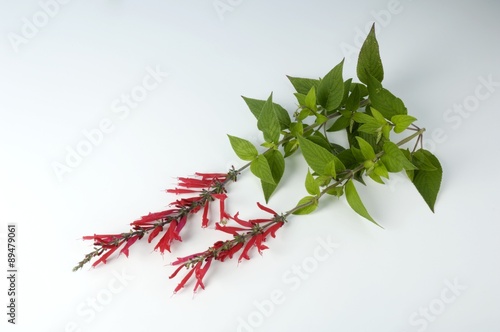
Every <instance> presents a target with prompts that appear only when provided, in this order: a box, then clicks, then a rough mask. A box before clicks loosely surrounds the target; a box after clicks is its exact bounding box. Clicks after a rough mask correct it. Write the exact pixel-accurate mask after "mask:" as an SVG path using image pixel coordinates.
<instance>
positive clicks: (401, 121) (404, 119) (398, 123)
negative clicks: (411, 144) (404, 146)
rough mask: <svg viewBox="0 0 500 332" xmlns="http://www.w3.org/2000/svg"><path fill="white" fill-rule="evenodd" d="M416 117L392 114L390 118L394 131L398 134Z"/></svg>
mask: <svg viewBox="0 0 500 332" xmlns="http://www.w3.org/2000/svg"><path fill="white" fill-rule="evenodd" d="M416 120H417V119H416V118H414V117H413V116H410V115H394V116H393V117H392V118H391V121H392V123H394V125H395V127H394V132H395V133H397V134H399V133H402V132H403V131H405V129H406V128H408V126H409V125H411V124H412V123H413V122H414V121H416Z"/></svg>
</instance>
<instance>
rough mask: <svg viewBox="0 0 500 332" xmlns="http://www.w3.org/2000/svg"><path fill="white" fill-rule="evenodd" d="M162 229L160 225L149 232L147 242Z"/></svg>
mask: <svg viewBox="0 0 500 332" xmlns="http://www.w3.org/2000/svg"><path fill="white" fill-rule="evenodd" d="M162 230H163V227H162V226H156V227H155V229H154V230H153V231H152V232H151V234H149V237H148V243H151V241H153V239H154V238H155V237H156V236H157V235H158V234H159V233H160V232H161V231H162Z"/></svg>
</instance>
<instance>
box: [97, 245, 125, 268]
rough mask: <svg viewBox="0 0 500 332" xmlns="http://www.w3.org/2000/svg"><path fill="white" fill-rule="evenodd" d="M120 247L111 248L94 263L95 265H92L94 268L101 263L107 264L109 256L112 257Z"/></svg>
mask: <svg viewBox="0 0 500 332" xmlns="http://www.w3.org/2000/svg"><path fill="white" fill-rule="evenodd" d="M119 247H120V246H119V245H118V246H114V247H112V248H110V249H109V250H108V251H107V252H106V253H105V254H103V255H102V256H101V258H99V259H98V260H96V261H95V262H94V264H92V267H96V266H97V265H99V264H100V263H103V264H106V260H107V259H108V258H109V256H111V255H112V254H113V253H114V252H115V251H116V250H117V249H118V248H119Z"/></svg>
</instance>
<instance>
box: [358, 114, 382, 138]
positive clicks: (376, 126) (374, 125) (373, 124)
mask: <svg viewBox="0 0 500 332" xmlns="http://www.w3.org/2000/svg"><path fill="white" fill-rule="evenodd" d="M352 118H353V120H354V121H355V122H357V123H362V124H363V125H361V126H360V127H359V128H358V131H361V132H364V133H367V134H375V135H377V134H378V133H379V132H380V131H381V127H382V126H383V125H382V124H380V122H379V121H378V120H377V119H375V118H374V117H373V116H371V115H368V114H366V113H361V112H356V113H354V115H353V117H352Z"/></svg>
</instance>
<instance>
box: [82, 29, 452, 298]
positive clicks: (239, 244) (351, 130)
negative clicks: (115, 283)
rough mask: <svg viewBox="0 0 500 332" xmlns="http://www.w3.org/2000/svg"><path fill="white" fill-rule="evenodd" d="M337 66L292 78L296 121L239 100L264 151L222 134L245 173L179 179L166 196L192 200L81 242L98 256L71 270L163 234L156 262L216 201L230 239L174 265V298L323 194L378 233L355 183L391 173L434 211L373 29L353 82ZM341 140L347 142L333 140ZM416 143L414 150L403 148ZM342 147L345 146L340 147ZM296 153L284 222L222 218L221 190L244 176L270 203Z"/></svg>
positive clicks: (264, 103) (429, 166)
mask: <svg viewBox="0 0 500 332" xmlns="http://www.w3.org/2000/svg"><path fill="white" fill-rule="evenodd" d="M343 66H344V61H343V60H342V61H341V62H340V63H338V64H337V65H335V66H334V67H333V69H332V70H330V71H329V72H328V73H327V74H326V75H325V76H324V77H322V78H318V79H316V78H302V77H293V76H288V79H289V81H290V82H291V84H292V85H293V87H294V89H295V93H294V96H295V98H296V100H297V108H296V111H295V112H294V117H293V120H292V118H291V117H290V115H289V113H288V111H287V110H285V108H283V107H282V106H280V105H279V104H277V103H275V102H274V101H273V94H272V93H271V94H270V95H269V97H268V98H267V99H266V100H259V99H253V98H248V97H243V99H244V101H245V103H246V104H247V106H248V108H249V109H250V111H251V112H252V114H253V115H254V116H255V118H256V122H257V129H258V130H259V131H261V133H262V135H263V137H264V143H263V144H261V146H262V147H264V149H261V148H259V149H258V148H257V147H256V146H255V145H254V144H253V143H251V142H250V141H248V140H246V139H244V138H240V137H237V136H232V135H228V138H229V141H230V144H231V146H232V148H233V150H234V152H235V153H236V155H237V156H238V157H239V158H240V159H242V160H243V161H244V162H245V163H244V165H243V166H241V167H240V168H238V169H235V168H232V169H231V170H230V171H229V172H227V173H196V175H195V176H194V177H184V178H179V182H178V186H177V187H176V188H174V189H169V190H167V192H169V193H171V194H178V195H188V196H189V197H187V198H179V199H177V200H176V201H174V202H172V203H171V204H170V208H169V209H167V210H165V211H160V212H155V213H150V214H148V215H146V216H143V217H142V218H140V219H138V220H136V221H134V222H132V223H131V224H130V225H131V226H132V229H131V230H130V231H128V232H125V233H119V234H101V235H97V234H94V235H93V236H85V237H84V239H85V240H92V241H94V250H93V251H92V252H90V253H88V254H87V255H85V257H84V259H83V260H82V261H80V262H79V263H78V265H77V266H76V267H75V268H74V270H78V269H80V268H81V267H82V266H83V265H85V264H86V263H89V262H90V261H91V260H92V259H94V258H97V260H96V261H95V262H94V263H93V264H92V266H96V265H99V264H100V263H106V260H107V259H109V258H110V257H111V256H112V255H113V254H114V253H119V254H121V253H123V254H124V255H125V256H128V253H129V248H130V247H131V246H132V245H133V244H134V243H136V242H137V241H138V240H140V239H142V238H145V237H147V239H148V242H151V241H153V240H154V239H155V238H156V237H157V236H160V234H162V235H161V238H160V240H159V241H158V242H157V244H156V246H155V250H159V251H160V252H161V253H162V254H163V253H164V252H165V251H169V252H170V251H171V245H172V243H173V242H174V241H182V238H181V235H180V233H181V230H182V229H183V227H184V226H185V225H186V223H187V221H188V218H189V217H190V216H191V215H193V214H195V213H198V212H202V217H201V220H202V223H201V224H202V227H207V226H208V225H209V209H210V206H213V204H212V203H213V202H214V201H218V203H219V209H218V210H219V212H220V214H219V220H218V222H216V223H215V229H216V230H217V231H220V232H224V233H227V234H230V235H232V236H233V238H232V239H228V240H221V241H218V242H216V243H215V244H214V245H213V246H211V247H209V248H208V249H207V250H205V251H203V252H199V253H195V254H192V255H190V256H186V257H183V258H178V259H177V260H176V261H175V262H173V263H172V264H173V265H175V266H177V265H178V267H177V269H176V270H175V272H174V273H173V274H172V275H171V276H170V278H173V277H175V276H176V275H177V274H178V273H179V271H181V270H182V269H183V268H186V269H187V270H188V272H187V273H186V275H185V276H184V277H183V279H182V280H181V282H180V283H179V284H178V286H177V287H176V289H175V291H174V292H177V291H179V290H180V289H182V288H183V287H184V286H185V285H186V283H187V282H188V281H189V280H190V279H191V278H193V276H194V278H195V285H194V290H195V291H196V290H197V289H198V288H204V287H205V285H204V278H205V275H206V274H207V271H208V270H209V268H210V266H211V264H212V262H213V261H221V262H222V261H224V260H226V259H230V258H232V257H233V256H235V255H236V254H237V253H238V252H240V251H241V253H240V254H239V261H242V260H247V259H250V254H249V253H250V250H251V249H252V248H256V249H257V251H258V252H259V253H262V251H263V250H265V249H267V246H266V245H265V244H264V243H265V241H266V239H267V238H268V237H269V236H271V237H274V236H275V233H276V231H277V230H278V229H280V228H281V227H282V226H283V224H284V223H285V222H287V221H288V219H289V218H290V217H292V215H293V216H296V215H303V214H309V213H312V212H314V211H315V210H316V209H317V207H318V205H319V202H320V201H322V204H324V203H328V202H331V201H333V200H327V199H325V196H334V197H337V198H340V197H342V196H344V195H345V198H346V201H347V203H348V204H349V206H350V207H351V208H352V209H353V210H354V211H355V212H356V213H358V214H359V215H360V216H362V217H364V218H366V219H367V220H369V221H371V222H372V223H374V224H375V225H378V226H380V225H379V224H378V223H377V222H375V220H374V219H373V218H372V216H371V215H370V214H369V213H368V211H367V209H366V207H365V206H364V204H363V202H362V200H361V197H360V195H359V194H358V192H357V189H356V185H355V183H356V182H357V183H360V184H363V185H366V184H367V183H366V182H365V181H366V180H367V178H370V179H371V180H373V181H375V182H377V183H380V184H385V182H386V181H387V179H389V175H390V173H403V174H406V175H407V176H408V178H409V180H410V181H411V182H412V183H413V185H414V186H415V187H416V189H417V190H418V192H419V193H420V194H421V196H422V197H423V199H424V201H425V202H426V203H427V205H428V206H429V208H430V209H431V210H432V211H434V206H435V203H436V200H437V196H438V192H439V189H440V186H441V179H442V173H443V170H442V167H441V164H440V162H439V160H438V159H437V157H436V156H434V155H433V154H432V153H431V152H430V151H428V150H425V149H424V148H423V144H422V142H423V139H422V137H423V133H424V131H425V129H423V128H420V127H418V126H417V125H415V122H416V121H417V119H416V118H415V117H413V116H411V115H409V114H408V109H407V107H406V106H405V104H404V103H403V101H402V100H401V99H400V98H398V97H396V96H395V95H394V94H393V93H392V92H390V91H389V90H388V89H387V88H386V87H385V86H383V85H382V81H383V79H384V68H383V65H382V61H381V58H380V52H379V44H378V41H377V39H376V37H375V28H374V26H373V27H372V29H371V30H370V32H369V34H368V36H367V38H366V40H365V42H364V43H363V45H362V47H361V50H360V54H359V58H358V63H357V67H356V73H357V78H358V79H359V82H355V81H354V80H353V79H352V78H349V79H347V80H344V78H343V73H342V72H343ZM405 133H408V136H406V137H405V138H403V139H401V140H399V141H398V142H397V143H394V142H393V141H392V139H393V137H394V136H396V137H401V136H400V135H405ZM410 133H411V134H410ZM339 134H342V135H344V137H343V138H345V139H339V136H338V135H339ZM415 138H416V142H415V145H414V146H413V148H412V149H411V150H410V149H409V148H405V147H404V145H405V144H407V143H410V142H411V141H413V140H414V139H415ZM344 141H347V144H343V143H340V142H344ZM259 150H264V151H263V152H259ZM292 155H296V156H298V158H300V156H301V157H302V158H303V159H304V161H305V163H306V164H307V166H308V170H307V174H306V177H305V181H304V185H305V190H306V191H307V193H308V195H306V196H304V197H302V198H300V199H298V203H296V204H295V205H294V207H293V208H291V209H290V210H288V211H286V212H284V213H282V214H277V213H276V212H274V210H272V209H271V208H269V207H267V206H263V205H261V204H259V203H258V204H257V205H258V207H259V209H260V210H262V211H264V212H266V217H264V218H261V219H250V220H243V219H241V218H240V217H239V214H238V213H236V214H235V215H231V214H229V213H228V212H227V210H226V204H225V202H226V200H227V198H228V197H227V192H226V187H227V186H228V185H229V183H230V182H235V181H236V180H237V178H238V177H239V176H240V174H241V173H242V172H243V171H245V170H247V169H249V170H250V171H251V173H252V174H254V175H255V176H256V177H257V178H258V179H259V180H260V182H261V186H262V191H263V194H264V199H265V201H266V203H268V201H269V199H270V197H271V196H272V195H273V194H274V193H275V192H276V190H277V188H278V186H279V184H280V182H281V180H282V178H284V177H283V175H284V173H285V165H286V158H288V157H290V156H292ZM247 173H248V172H247ZM292 199H293V198H292ZM229 222H230V224H229ZM233 223H234V225H233Z"/></svg>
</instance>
